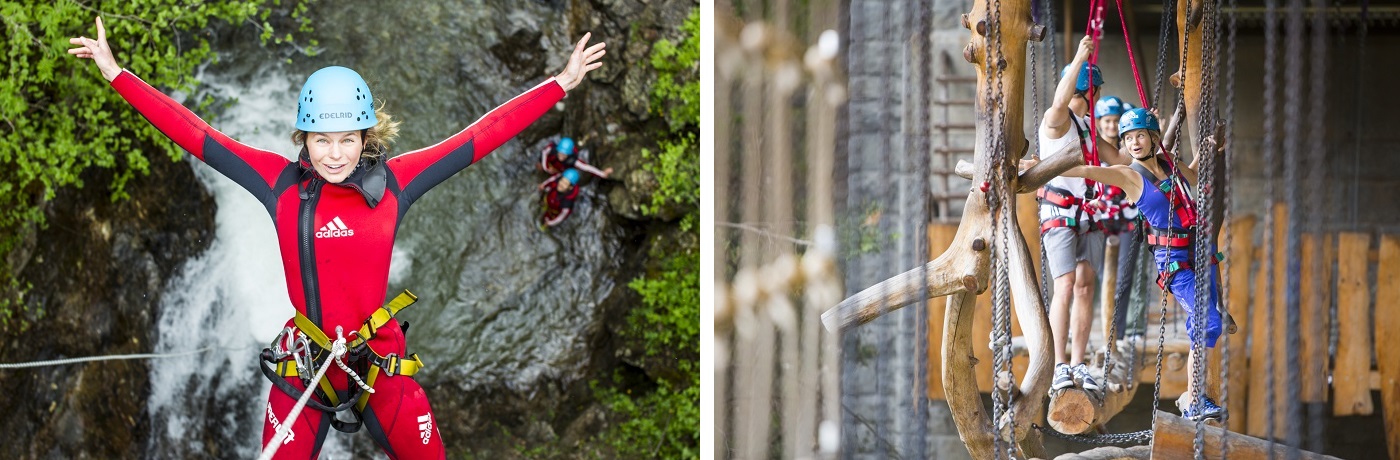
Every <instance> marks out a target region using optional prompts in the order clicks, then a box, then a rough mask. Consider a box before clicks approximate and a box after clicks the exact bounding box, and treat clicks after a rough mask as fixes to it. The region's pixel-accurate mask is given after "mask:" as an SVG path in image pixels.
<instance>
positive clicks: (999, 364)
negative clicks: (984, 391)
mask: <svg viewBox="0 0 1400 460" xmlns="http://www.w3.org/2000/svg"><path fill="white" fill-rule="evenodd" d="M988 12H989V13H991V15H992V18H991V19H992V20H991V21H988V22H989V24H988V27H987V29H986V30H987V35H986V38H987V39H988V40H989V41H990V46H988V47H987V48H988V49H987V55H988V59H987V61H986V62H985V65H987V66H988V67H987V69H988V77H989V78H990V77H991V76H992V75H991V74H992V69H993V68H994V69H995V73H996V78H995V80H996V92H995V93H993V94H989V97H991V96H993V95H994V96H995V97H994V99H995V110H996V114H997V115H996V117H997V119H996V123H995V124H994V125H991V126H990V128H991V129H993V130H994V131H995V133H996V138H995V139H994V142H992V143H990V146H991V148H992V168H993V172H994V173H995V174H996V176H995V177H994V178H992V179H991V180H993V181H994V182H995V186H996V191H995V196H996V201H997V206H994V207H992V210H993V212H994V213H997V214H1000V216H999V220H1000V224H999V225H993V227H992V228H993V230H992V232H993V235H992V238H993V239H994V241H995V240H996V238H997V237H998V235H997V233H1000V235H999V236H1000V244H999V247H1000V250H999V251H998V253H999V254H998V253H994V256H995V255H999V256H1000V257H999V263H995V264H994V268H997V269H996V270H994V271H993V273H994V274H995V275H996V279H995V280H994V282H993V284H994V285H995V286H996V289H995V290H994V291H993V292H992V303H993V305H994V309H993V311H992V316H993V328H994V330H995V331H996V332H995V335H996V336H997V337H996V340H995V347H994V349H995V350H996V356H995V357H994V358H993V368H994V372H993V375H994V377H993V379H992V380H993V382H995V383H994V385H995V387H994V388H993V396H994V399H996V400H997V401H996V402H995V405H996V407H995V408H994V412H995V416H996V420H993V426H994V427H996V430H997V438H998V439H999V440H1000V441H999V442H1004V443H1005V447H1004V449H1005V453H1006V457H1007V458H1009V459H1013V458H1016V442H1015V440H1016V433H1015V423H1014V422H1013V420H1014V417H1015V412H1014V409H1013V408H1012V406H1011V404H1012V398H1013V397H1014V393H1013V392H1012V388H1014V386H1015V378H1014V375H1013V374H1012V371H1011V299H1010V287H1009V285H1010V284H1011V283H1010V278H1009V276H1010V275H1009V271H1010V269H1009V266H1008V263H1009V262H1010V257H1009V254H1010V250H1009V248H1010V246H1011V244H1010V242H1009V237H1008V234H1009V233H1010V232H1011V231H1014V230H1013V229H1012V228H1011V209H1012V207H1013V206H1014V205H1015V202H1014V201H1013V200H1015V196H1013V195H1012V194H1013V193H1014V192H1013V191H1011V190H1010V189H1009V188H1008V182H1009V181H1010V179H1011V178H1012V177H1014V176H1013V174H1014V173H1015V171H1016V168H1015V165H1014V163H1013V162H1012V161H1011V160H1010V158H1011V155H1010V152H1008V151H1007V150H1008V149H1007V142H1006V128H1007V126H1006V93H1005V91H1004V88H1003V82H1004V81H1005V75H1004V69H1005V65H1004V63H1005V62H1006V56H1005V54H1004V51H1003V49H1002V41H1001V0H994V1H993V4H992V6H991V8H989V9H988ZM993 55H995V56H996V60H992V59H991V56H993ZM988 89H989V90H990V89H991V87H990V85H989V86H988ZM989 121H990V120H989ZM990 133H991V131H989V134H990ZM994 215H995V214H994ZM998 229H999V230H998ZM994 258H996V257H994ZM997 455H998V456H1000V455H1001V453H1000V452H998V454H997Z"/></svg>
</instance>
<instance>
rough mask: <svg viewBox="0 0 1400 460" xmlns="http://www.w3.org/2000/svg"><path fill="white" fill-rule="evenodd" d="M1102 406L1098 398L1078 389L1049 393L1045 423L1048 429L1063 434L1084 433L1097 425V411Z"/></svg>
mask: <svg viewBox="0 0 1400 460" xmlns="http://www.w3.org/2000/svg"><path fill="white" fill-rule="evenodd" d="M1102 405H1103V404H1102V403H1101V402H1099V400H1098V396H1095V395H1092V394H1089V392H1088V391H1085V390H1084V389H1082V388H1079V387H1069V388H1065V389H1060V390H1055V391H1054V392H1052V393H1050V408H1049V409H1048V410H1047V414H1046V421H1047V422H1049V424H1050V428H1054V429H1055V431H1058V432H1061V433H1064V434H1080V433H1084V432H1086V431H1089V429H1090V428H1093V427H1094V425H1095V424H1096V423H1099V420H1098V410H1099V407H1100V406H1102Z"/></svg>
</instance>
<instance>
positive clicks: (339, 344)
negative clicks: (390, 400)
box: [258, 327, 373, 460]
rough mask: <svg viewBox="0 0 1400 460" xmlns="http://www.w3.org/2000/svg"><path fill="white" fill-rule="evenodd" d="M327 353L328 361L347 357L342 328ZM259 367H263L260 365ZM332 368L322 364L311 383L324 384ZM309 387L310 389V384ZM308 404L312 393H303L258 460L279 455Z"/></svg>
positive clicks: (337, 332) (326, 363) (264, 447)
mask: <svg viewBox="0 0 1400 460" xmlns="http://www.w3.org/2000/svg"><path fill="white" fill-rule="evenodd" d="M327 351H328V352H329V353H328V355H327V359H328V360H331V361H336V362H340V360H341V358H343V357H344V356H345V353H346V349H345V335H344V334H343V331H342V330H341V328H340V327H336V340H335V342H333V343H331V347H330V349H329V350H327ZM259 367H262V366H261V365H259ZM330 368H331V364H330V363H328V362H323V363H321V365H320V368H319V369H317V370H316V375H315V377H313V378H311V379H309V381H311V382H322V383H324V382H325V381H326V380H325V377H326V370H328V369H330ZM307 387H308V388H310V384H309V383H308V386H307ZM371 391H373V390H371ZM308 403H312V401H311V392H310V391H308V392H305V393H302V394H300V395H299V396H298V397H297V403H296V405H295V406H292V410H291V411H289V412H287V417H286V418H285V420H287V423H283V424H282V425H281V426H279V427H277V433H276V434H274V435H273V436H272V439H271V440H269V441H268V443H267V445H266V446H263V452H262V455H259V456H258V460H269V459H271V458H272V456H273V455H276V454H277V449H280V448H281V447H282V440H283V439H285V438H286V437H287V433H290V432H291V431H292V426H293V425H294V424H295V423H294V421H295V420H296V419H297V417H299V416H301V411H302V409H304V408H306V405H307V404H308ZM269 407H271V406H269ZM269 410H271V409H269ZM332 421H334V420H332Z"/></svg>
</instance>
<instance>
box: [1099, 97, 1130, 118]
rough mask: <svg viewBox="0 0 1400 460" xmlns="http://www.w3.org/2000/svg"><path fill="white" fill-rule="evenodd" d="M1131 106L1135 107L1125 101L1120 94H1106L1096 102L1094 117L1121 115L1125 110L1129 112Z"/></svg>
mask: <svg viewBox="0 0 1400 460" xmlns="http://www.w3.org/2000/svg"><path fill="white" fill-rule="evenodd" d="M1131 108H1133V106H1132V105H1130V104H1128V103H1126V102H1123V100H1122V99H1119V98H1118V96H1104V97H1101V98H1099V102H1097V103H1095V104H1094V118H1103V117H1111V116H1116V115H1117V116H1121V115H1123V112H1127V111H1128V109H1131Z"/></svg>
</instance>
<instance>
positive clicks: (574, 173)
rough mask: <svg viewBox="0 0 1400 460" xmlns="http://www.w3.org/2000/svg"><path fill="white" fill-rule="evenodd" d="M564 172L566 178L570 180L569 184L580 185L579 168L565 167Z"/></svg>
mask: <svg viewBox="0 0 1400 460" xmlns="http://www.w3.org/2000/svg"><path fill="white" fill-rule="evenodd" d="M563 174H564V180H567V181H569V184H570V185H578V179H579V177H578V170H577V169H574V168H569V169H565V170H564V172H563Z"/></svg>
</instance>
